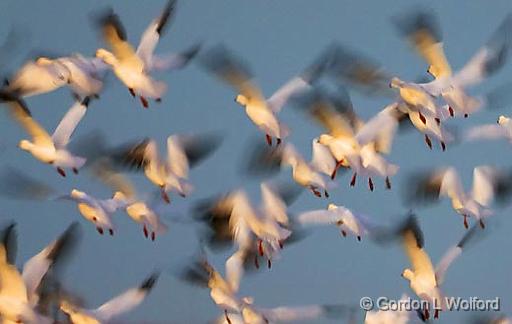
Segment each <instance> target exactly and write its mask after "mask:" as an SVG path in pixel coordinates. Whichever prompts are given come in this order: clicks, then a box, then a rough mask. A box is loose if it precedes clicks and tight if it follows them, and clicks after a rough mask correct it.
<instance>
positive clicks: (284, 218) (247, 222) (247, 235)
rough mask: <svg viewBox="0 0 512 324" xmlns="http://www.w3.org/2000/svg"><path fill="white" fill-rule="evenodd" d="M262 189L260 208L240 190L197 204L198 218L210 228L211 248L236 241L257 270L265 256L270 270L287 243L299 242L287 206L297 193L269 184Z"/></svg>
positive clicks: (196, 216) (209, 240)
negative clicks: (273, 261) (294, 233)
mask: <svg viewBox="0 0 512 324" xmlns="http://www.w3.org/2000/svg"><path fill="white" fill-rule="evenodd" d="M260 188H261V196H262V199H261V202H260V204H259V205H258V207H256V205H254V203H253V202H252V201H250V199H249V197H248V196H247V193H246V192H245V191H244V190H242V189H239V190H236V191H232V192H230V193H228V194H226V195H222V196H220V197H216V198H213V199H208V200H207V201H204V202H202V203H200V204H198V205H196V207H195V208H194V214H195V216H194V217H195V218H196V219H198V220H200V221H202V222H205V223H206V225H207V226H208V227H209V231H208V233H207V239H206V241H207V243H209V244H210V245H211V246H213V247H215V246H222V245H225V244H226V243H231V242H234V243H235V244H236V245H237V246H238V248H239V249H241V250H243V253H244V254H243V256H244V259H245V260H248V259H249V258H251V257H252V258H254V265H255V266H256V268H259V261H258V258H259V257H263V256H264V257H265V258H266V259H267V265H268V267H269V268H270V267H271V265H272V259H275V258H277V257H279V252H280V250H281V249H282V247H283V245H284V243H287V242H290V241H293V240H295V239H297V236H296V235H292V233H293V231H292V230H290V227H291V226H290V222H289V218H288V215H287V213H288V211H287V206H288V204H290V202H291V200H292V199H293V198H294V197H293V196H296V195H297V192H296V191H295V192H293V191H292V188H290V187H288V186H284V185H279V186H278V185H273V184H269V183H262V184H261V186H260ZM241 254H242V253H241Z"/></svg>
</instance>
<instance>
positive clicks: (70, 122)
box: [52, 98, 89, 148]
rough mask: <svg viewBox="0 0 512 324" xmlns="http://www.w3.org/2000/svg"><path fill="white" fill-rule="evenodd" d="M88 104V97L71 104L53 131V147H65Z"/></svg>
mask: <svg viewBox="0 0 512 324" xmlns="http://www.w3.org/2000/svg"><path fill="white" fill-rule="evenodd" d="M88 106H89V98H86V99H85V100H84V101H83V102H79V101H77V102H75V104H74V105H73V106H71V108H70V109H69V110H68V112H67V113H66V114H65V115H64V117H63V118H62V120H61V121H60V123H59V125H58V126H57V128H56V129H55V131H54V132H53V135H52V140H53V142H54V143H55V147H57V148H64V147H66V145H67V144H68V143H69V140H70V138H71V136H72V134H73V132H74V131H75V129H76V127H77V126H78V123H79V122H80V120H82V118H83V117H84V116H85V113H86V112H87V107H88Z"/></svg>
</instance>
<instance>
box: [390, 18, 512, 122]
mask: <svg viewBox="0 0 512 324" xmlns="http://www.w3.org/2000/svg"><path fill="white" fill-rule="evenodd" d="M397 22H398V24H397V25H398V27H399V28H400V30H401V31H402V32H403V33H404V34H405V35H406V36H407V38H408V40H409V41H410V42H411V43H412V45H413V46H414V48H415V50H416V51H417V52H418V53H419V54H420V55H421V56H422V57H423V58H424V59H425V60H426V61H427V63H428V64H429V67H428V72H429V73H430V74H431V75H432V76H433V77H434V78H435V80H434V81H432V82H429V83H423V84H418V85H419V86H420V87H421V88H423V89H424V90H425V91H427V92H428V93H429V94H431V95H432V96H435V97H438V96H442V98H443V99H444V100H445V101H446V103H447V104H448V110H449V113H450V115H451V116H455V115H463V116H464V117H468V115H469V114H471V113H473V112H475V111H476V110H478V109H480V108H481V107H482V106H483V105H484V104H485V102H483V101H482V99H481V98H475V97H471V96H469V95H468V94H466V92H465V89H466V88H467V87H469V86H473V85H475V84H478V83H481V82H482V81H484V80H485V79H486V78H487V77H489V76H490V75H491V74H494V73H495V72H497V71H498V70H499V69H500V68H501V67H502V66H503V65H504V63H505V61H506V59H507V51H508V50H509V46H510V37H509V36H508V35H509V34H510V32H511V31H512V15H507V16H506V17H505V18H504V20H503V21H502V23H501V24H500V26H499V28H498V29H497V30H496V32H495V33H494V34H493V36H492V37H491V39H490V40H489V41H488V42H487V43H486V44H485V45H484V46H483V47H482V48H481V49H480V50H479V51H478V52H477V53H476V54H475V55H474V56H473V57H472V58H471V59H470V60H469V61H468V63H467V64H466V65H465V66H464V67H463V68H462V69H461V70H460V71H458V72H456V73H455V74H454V73H453V72H452V68H451V66H450V64H449V63H448V60H447V59H446V55H445V53H444V50H443V43H442V40H441V35H440V32H439V27H438V26H436V25H437V21H436V17H435V15H434V14H433V13H432V12H427V11H419V12H416V13H409V14H408V15H407V16H404V17H403V18H402V19H400V20H398V21H397Z"/></svg>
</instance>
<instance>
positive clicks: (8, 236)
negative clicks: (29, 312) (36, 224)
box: [0, 223, 28, 302]
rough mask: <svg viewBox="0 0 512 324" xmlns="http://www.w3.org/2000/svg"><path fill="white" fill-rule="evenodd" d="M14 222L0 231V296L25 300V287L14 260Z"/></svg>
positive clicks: (26, 299)
mask: <svg viewBox="0 0 512 324" xmlns="http://www.w3.org/2000/svg"><path fill="white" fill-rule="evenodd" d="M15 226H16V224H14V223H13V224H9V225H8V226H6V227H5V228H4V230H3V232H2V237H1V239H2V241H1V242H0V283H1V284H0V296H5V297H7V298H9V297H13V298H15V299H17V300H19V301H20V302H27V301H28V296H27V289H26V287H25V283H24V281H23V278H22V277H21V275H20V273H19V272H18V269H16V266H15V265H14V264H13V263H11V261H13V262H14V259H15V254H16V229H15Z"/></svg>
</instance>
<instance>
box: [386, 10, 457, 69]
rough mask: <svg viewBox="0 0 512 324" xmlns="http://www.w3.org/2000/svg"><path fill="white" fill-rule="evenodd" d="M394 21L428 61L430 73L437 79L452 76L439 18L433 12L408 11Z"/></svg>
mask: <svg viewBox="0 0 512 324" xmlns="http://www.w3.org/2000/svg"><path fill="white" fill-rule="evenodd" d="M394 21H395V25H396V26H397V28H398V29H399V31H400V32H401V33H402V34H403V35H404V36H405V37H407V39H408V41H409V42H410V43H411V44H412V46H413V47H414V49H415V50H416V51H417V52H418V54H419V55H421V56H422V57H423V59H424V60H425V61H427V63H428V64H429V68H428V72H429V73H430V74H432V75H433V76H434V77H435V78H436V79H437V78H442V77H449V76H451V74H452V69H451V67H450V64H449V63H448V60H447V59H446V56H445V53H444V50H443V43H442V39H441V32H440V28H439V23H438V19H437V17H436V15H435V14H434V13H433V12H431V11H427V10H420V11H416V12H407V13H405V14H403V15H402V16H400V17H396V19H395V20H394Z"/></svg>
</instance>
